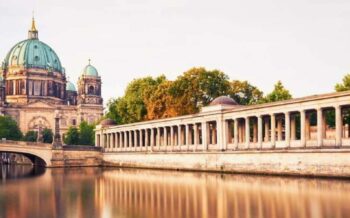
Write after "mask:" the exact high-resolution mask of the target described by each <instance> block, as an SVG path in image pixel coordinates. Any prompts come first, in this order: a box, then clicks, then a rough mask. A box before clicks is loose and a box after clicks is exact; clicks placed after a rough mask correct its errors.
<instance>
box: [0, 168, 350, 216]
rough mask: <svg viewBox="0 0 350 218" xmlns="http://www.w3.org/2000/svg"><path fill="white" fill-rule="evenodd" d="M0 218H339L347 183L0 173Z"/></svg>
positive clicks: (348, 209)
mask: <svg viewBox="0 0 350 218" xmlns="http://www.w3.org/2000/svg"><path fill="white" fill-rule="evenodd" d="M0 175H1V185H0V217H1V218H2V217H8V218H17V217H21V218H22V217H30V218H32V217H33V218H36V217H43V218H51V217H59V218H60V217H62V218H63V217H64V218H66V217H73V218H76V217H77V218H80V217H81V218H86V217H94V218H98V217H106V218H108V217H133V218H134V217H135V218H139V217H140V218H141V217H152V218H153V217H161V218H172V217H174V218H175V217H176V218H182V217H191V218H195V217H210V218H211V217H271V218H274V217H278V218H280V217H291V218H294V217H298V218H302V217H305V218H306V217H313V218H317V217H333V218H337V217H346V216H350V194H349V193H350V181H347V180H332V179H310V178H292V177H270V176H253V175H229V174H214V173H194V172H176V171H154V170H138V169H117V168H107V169H103V168H66V169H58V168H57V169H46V170H45V169H41V168H37V169H34V168H33V167H31V166H8V165H7V166H1V174H0Z"/></svg>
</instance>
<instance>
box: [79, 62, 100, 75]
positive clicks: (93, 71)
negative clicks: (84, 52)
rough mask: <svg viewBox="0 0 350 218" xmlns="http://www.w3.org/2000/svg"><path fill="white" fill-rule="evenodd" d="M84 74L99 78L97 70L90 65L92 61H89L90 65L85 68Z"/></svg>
mask: <svg viewBox="0 0 350 218" xmlns="http://www.w3.org/2000/svg"><path fill="white" fill-rule="evenodd" d="M82 74H83V75H86V76H95V77H97V76H98V72H97V69H96V68H95V67H94V66H92V65H91V64H90V59H89V64H88V65H86V67H84V69H83V72H82Z"/></svg>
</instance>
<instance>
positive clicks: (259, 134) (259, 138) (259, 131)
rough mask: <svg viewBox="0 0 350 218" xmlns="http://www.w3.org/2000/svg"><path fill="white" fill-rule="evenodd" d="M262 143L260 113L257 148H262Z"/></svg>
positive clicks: (260, 117) (259, 117)
mask: <svg viewBox="0 0 350 218" xmlns="http://www.w3.org/2000/svg"><path fill="white" fill-rule="evenodd" d="M262 144H263V118H262V116H261V115H259V116H258V148H260V149H261V148H262Z"/></svg>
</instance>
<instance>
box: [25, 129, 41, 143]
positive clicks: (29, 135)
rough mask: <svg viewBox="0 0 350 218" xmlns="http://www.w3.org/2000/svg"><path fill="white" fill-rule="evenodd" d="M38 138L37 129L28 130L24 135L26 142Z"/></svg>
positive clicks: (34, 140)
mask: <svg viewBox="0 0 350 218" xmlns="http://www.w3.org/2000/svg"><path fill="white" fill-rule="evenodd" d="M37 139H38V133H37V132H36V131H33V130H31V131H28V132H27V133H26V134H25V135H24V141H26V142H36V140H37Z"/></svg>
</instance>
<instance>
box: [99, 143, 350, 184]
mask: <svg viewBox="0 0 350 218" xmlns="http://www.w3.org/2000/svg"><path fill="white" fill-rule="evenodd" d="M102 158H103V166H116V167H129V168H130V167H131V168H147V169H166V170H186V171H205V172H220V173H250V174H266V175H290V176H312V177H337V178H350V149H302V150H298V149H295V150H269V151H263V150H260V151H256V150H254V151H231V152H229V151H226V152H187V153H181V152H178V153H176V152H171V153H170V152H169V153H167V152H154V153H152V152H144V153H143V152H118V153H113V152H109V153H103V155H102Z"/></svg>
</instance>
